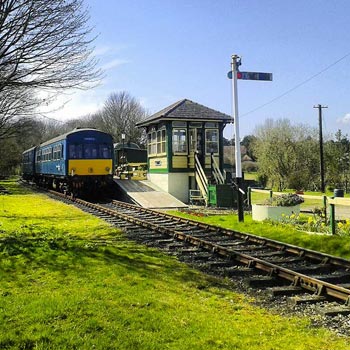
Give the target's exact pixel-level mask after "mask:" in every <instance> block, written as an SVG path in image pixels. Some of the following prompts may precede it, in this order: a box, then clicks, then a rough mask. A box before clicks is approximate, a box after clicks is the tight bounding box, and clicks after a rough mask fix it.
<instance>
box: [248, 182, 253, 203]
mask: <svg viewBox="0 0 350 350" xmlns="http://www.w3.org/2000/svg"><path fill="white" fill-rule="evenodd" d="M248 206H249V207H251V206H252V188H251V187H248Z"/></svg>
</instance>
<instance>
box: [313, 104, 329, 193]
mask: <svg viewBox="0 0 350 350" xmlns="http://www.w3.org/2000/svg"><path fill="white" fill-rule="evenodd" d="M314 108H317V109H318V125H319V143H320V173H321V192H322V193H324V192H325V181H324V161H323V133H322V108H328V107H327V106H321V105H320V104H318V105H317V106H314Z"/></svg>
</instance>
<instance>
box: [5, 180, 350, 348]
mask: <svg viewBox="0 0 350 350" xmlns="http://www.w3.org/2000/svg"><path fill="white" fill-rule="evenodd" d="M0 184H3V185H4V186H5V187H7V188H9V189H10V191H11V193H12V194H10V195H0V279H1V284H0V296H1V297H0V311H1V312H0V323H1V330H0V349H43V350H44V349H45V350H48V349H101V350H102V349H103V350H106V349H125V350H126V349H128V350H134V349H147V350H157V349H159V350H160V349H162V350H163V349H174V350H175V349H176V350H179V349H181V350H184V349H191V350H193V349H201V350H209V349H210V350H212V349H230V350H232V349H242V350H243V349H244V350H247V349H249V350H258V349H259V350H272V349H274V350H280V349H281V350H282V349H283V350H289V349H290V350H292V349H293V350H301V349H308V350H316V349H317V350H326V349H327V350H329V349H334V350H335V349H337V350H344V349H349V347H350V340H349V339H341V338H337V337H336V336H334V335H332V334H330V333H329V332H328V331H326V330H323V329H316V328H312V327H311V326H310V324H309V322H308V320H307V319H299V318H286V317H281V316H278V315H274V314H271V313H269V312H268V311H265V310H263V309H261V308H257V307H254V306H253V305H252V303H251V300H249V299H247V298H246V297H244V296H242V295H240V294H236V293H233V292H232V290H231V287H232V285H231V283H232V282H230V281H220V280H217V279H215V278H213V277H206V276H205V275H203V274H201V273H199V272H197V271H194V270H192V269H190V268H188V267H187V266H186V265H184V264H182V263H179V262H178V261H176V259H174V258H172V257H169V256H165V255H163V254H162V253H161V252H158V251H156V250H154V249H149V248H147V247H144V246H140V245H137V244H135V243H133V242H130V241H128V240H126V239H125V237H124V236H123V234H122V233H121V232H120V231H118V230H117V229H115V228H113V227H111V226H109V225H108V224H106V223H105V222H103V221H101V220H99V219H96V218H94V217H92V216H90V215H88V214H85V213H83V212H81V211H80V210H78V209H76V208H75V207H73V206H70V205H65V204H62V203H58V202H55V201H53V200H51V199H49V198H47V197H46V196H45V195H39V194H32V193H31V192H30V191H29V190H22V189H21V188H20V187H18V186H17V185H16V184H15V183H13V182H6V181H3V182H0ZM231 219H232V217H231ZM233 225H234V226H235V224H234V222H233ZM240 228H242V227H240ZM247 228H249V225H248V226H247Z"/></svg>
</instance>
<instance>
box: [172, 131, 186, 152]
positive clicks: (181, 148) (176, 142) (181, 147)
mask: <svg viewBox="0 0 350 350" xmlns="http://www.w3.org/2000/svg"><path fill="white" fill-rule="evenodd" d="M173 153H187V133H186V129H173Z"/></svg>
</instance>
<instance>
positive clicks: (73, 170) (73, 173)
mask: <svg viewBox="0 0 350 350" xmlns="http://www.w3.org/2000/svg"><path fill="white" fill-rule="evenodd" d="M75 170H76V169H75V168H72V169H71V171H70V174H71V176H74V175H75Z"/></svg>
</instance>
